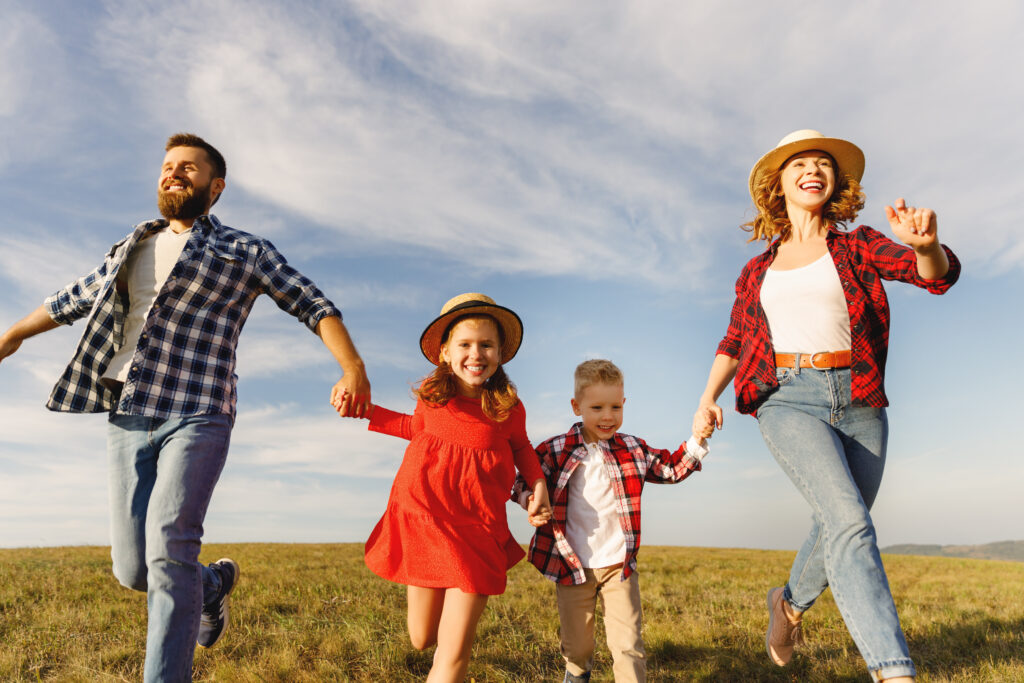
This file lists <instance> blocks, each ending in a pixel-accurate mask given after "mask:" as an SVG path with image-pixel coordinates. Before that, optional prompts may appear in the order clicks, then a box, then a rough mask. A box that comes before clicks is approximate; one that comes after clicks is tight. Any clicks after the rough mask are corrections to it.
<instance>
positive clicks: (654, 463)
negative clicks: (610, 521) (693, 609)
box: [529, 423, 700, 585]
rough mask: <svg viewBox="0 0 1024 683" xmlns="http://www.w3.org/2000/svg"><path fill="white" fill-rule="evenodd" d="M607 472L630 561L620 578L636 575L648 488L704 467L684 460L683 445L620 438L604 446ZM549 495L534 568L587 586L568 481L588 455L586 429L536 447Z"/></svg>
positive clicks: (532, 559)
mask: <svg viewBox="0 0 1024 683" xmlns="http://www.w3.org/2000/svg"><path fill="white" fill-rule="evenodd" d="M601 448H602V451H603V452H604V461H605V469H606V471H607V472H608V475H609V478H610V479H611V482H612V488H613V493H614V494H615V500H616V505H617V507H618V512H619V523H620V524H621V525H622V532H623V535H624V536H625V539H626V557H625V558H624V560H623V564H622V578H623V579H626V578H628V577H629V575H630V574H631V573H633V572H634V571H636V558H637V553H638V552H639V550H640V512H641V508H640V501H641V494H642V493H643V488H644V483H645V482H648V481H651V482H656V483H675V482H679V481H682V480H683V479H686V478H687V477H688V476H690V474H692V473H693V472H696V471H698V470H700V462H699V461H697V460H696V459H695V458H692V457H690V456H688V455H686V446H685V444H684V445H683V446H682V447H680V448H679V449H678V450H676V451H674V452H672V451H668V450H662V449H656V448H651V447H650V446H648V445H647V443H646V442H645V441H644V440H643V439H640V438H637V437H635V436H630V435H629V434H616V435H615V436H613V437H612V438H611V439H610V440H608V441H607V442H601ZM537 454H538V455H539V456H540V461H541V469H543V470H544V474H545V477H546V479H547V482H548V490H549V493H550V495H551V506H552V513H553V514H552V519H551V522H550V523H548V524H545V525H544V526H543V527H541V528H539V529H537V531H536V532H535V533H534V536H533V540H532V541H531V542H530V553H529V558H530V562H531V563H532V564H533V565H534V566H535V567H537V569H539V570H540V572H541V573H542V574H543V575H544V576H546V577H547V578H549V579H551V580H552V581H555V582H556V583H560V584H566V585H572V584H577V585H578V584H581V583H585V582H586V577H585V575H584V573H583V566H582V565H581V564H580V560H579V557H578V556H577V555H576V552H575V551H574V550H573V549H572V547H571V546H570V544H569V541H568V539H567V538H566V523H567V518H568V507H569V479H570V478H571V477H572V474H573V472H574V471H575V470H576V467H577V466H578V465H579V463H580V462H581V460H582V458H583V457H584V456H585V454H586V446H585V445H584V443H583V437H582V425H581V424H580V423H577V424H576V425H574V426H573V428H572V429H571V430H569V432H568V433H566V434H563V435H560V436H556V437H553V438H551V439H548V440H547V441H545V442H544V443H542V444H541V445H539V446H538V447H537Z"/></svg>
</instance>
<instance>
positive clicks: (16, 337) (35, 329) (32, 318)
mask: <svg viewBox="0 0 1024 683" xmlns="http://www.w3.org/2000/svg"><path fill="white" fill-rule="evenodd" d="M58 327H60V323H56V322H54V321H53V318H51V317H50V314H49V313H47V312H46V307H45V306H40V307H39V308H37V309H36V310H34V311H32V312H31V313H29V314H28V315H27V316H25V317H24V318H22V319H21V320H19V321H18V322H16V323H14V324H13V325H11V327H10V328H9V329H8V330H7V331H6V332H4V333H3V334H2V335H0V361H3V359H4V358H7V357H8V356H10V355H11V354H12V353H14V352H15V351H17V350H18V347H20V346H21V342H23V341H25V340H26V339H28V338H29V337H34V336H36V335H37V334H40V333H42V332H47V331H49V330H53V329H56V328H58ZM367 392H369V384H367Z"/></svg>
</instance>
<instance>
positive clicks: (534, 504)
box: [526, 479, 551, 527]
mask: <svg viewBox="0 0 1024 683" xmlns="http://www.w3.org/2000/svg"><path fill="white" fill-rule="evenodd" d="M526 519H527V521H528V522H529V523H530V525H531V526H536V527H540V526H544V525H545V524H547V523H548V522H550V521H551V501H550V500H548V486H547V484H546V483H544V480H543V479H538V480H537V481H536V482H535V483H534V485H533V493H532V494H530V498H529V502H528V504H527V508H526Z"/></svg>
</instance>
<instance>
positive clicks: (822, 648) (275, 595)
mask: <svg viewBox="0 0 1024 683" xmlns="http://www.w3.org/2000/svg"><path fill="white" fill-rule="evenodd" d="M224 555H228V556H230V557H232V558H234V559H235V560H237V561H238V562H239V563H240V565H241V567H242V580H241V583H240V584H239V587H238V589H237V591H236V592H235V593H234V595H233V598H232V626H231V630H230V631H229V632H228V633H227V635H225V637H224V640H222V641H221V642H220V643H218V645H217V646H216V647H215V648H213V649H211V650H200V651H198V652H197V653H196V665H195V679H196V680H197V681H254V682H255V681H260V682H262V681H281V682H288V683H292V682H303V681H310V682H313V681H316V682H321V681H414V680H422V679H423V678H424V677H425V675H426V672H427V671H428V669H429V668H430V657H431V653H430V652H429V651H428V652H416V651H414V650H413V649H412V648H411V647H409V645H408V642H407V639H406V634H405V593H404V588H403V587H402V586H397V585H394V584H391V583H388V582H386V581H384V580H382V579H379V578H377V577H375V576H374V575H372V574H371V573H370V572H369V571H368V570H367V569H366V568H365V567H364V566H363V563H362V547H361V546H360V545H355V544H342V545H278V544H246V545H210V546H206V547H204V549H203V558H202V559H203V560H204V561H206V562H210V561H213V560H216V559H218V558H220V557H222V556H224ZM792 557H793V553H791V552H776V551H757V550H728V549H710V548H676V547H645V548H644V549H643V550H642V552H641V555H640V569H641V587H642V593H643V599H644V613H645V614H644V616H645V631H644V633H645V641H646V644H647V652H648V657H649V664H648V674H649V680H651V681H715V682H717V681H744V682H746V681H830V682H831V681H865V680H868V678H867V675H866V673H865V670H864V667H863V663H862V662H861V659H860V657H859V655H858V654H857V650H856V648H855V647H854V645H853V641H852V640H851V639H850V637H849V635H848V634H847V632H846V629H845V627H844V625H843V622H842V619H841V618H840V616H839V613H838V611H837V610H836V608H835V604H834V603H833V601H832V599H831V595H830V594H829V593H827V592H826V594H825V595H824V596H823V597H822V599H821V600H820V601H819V602H818V604H817V605H816V606H815V607H814V609H813V610H812V611H811V612H809V613H808V616H807V618H806V619H805V621H804V623H805V628H806V634H807V641H808V642H807V646H806V647H805V648H804V649H803V650H802V651H801V653H800V654H798V655H797V657H795V658H794V661H793V663H791V664H790V666H789V667H787V668H785V669H779V668H777V667H775V666H774V665H771V664H770V663H769V662H768V659H767V656H766V655H765V653H764V629H765V627H766V623H767V614H766V610H765V608H764V594H765V592H766V591H767V589H768V588H769V587H770V586H773V585H779V584H780V583H781V582H782V581H783V580H784V579H785V577H786V575H787V570H788V566H789V563H790V562H791V561H792ZM885 562H886V567H887V569H888V574H889V579H890V582H891V584H892V587H893V592H894V595H895V597H896V602H897V605H898V607H899V609H900V615H901V618H902V620H903V625H904V629H905V631H906V634H907V639H908V641H909V643H910V650H911V654H912V655H913V657H914V660H915V662H916V664H917V666H918V669H919V672H920V676H919V678H918V680H919V681H1000V682H1002V681H1024V564H1021V563H1014V562H993V561H985V560H960V559H949V558H931V557H909V556H895V555H894V556H886V557H885ZM145 625H146V601H145V596H144V595H143V594H141V593H134V592H132V591H129V590H127V589H124V588H121V587H120V586H119V585H118V584H117V582H116V581H115V580H114V578H113V577H112V575H111V574H110V568H109V549H107V548H99V547H68V548H42V549H18V550H0V681H37V680H42V681H88V682H90V683H92V682H94V681H136V680H139V679H140V678H141V674H142V662H143V651H144V645H145ZM598 639H599V643H600V645H599V649H598V654H597V658H596V664H595V675H594V678H593V680H594V681H595V682H598V681H610V680H612V678H611V671H610V668H611V667H610V657H609V655H608V651H607V649H605V648H604V646H603V642H602V641H603V632H602V631H600V630H599V632H598ZM561 677H562V661H561V658H560V656H559V654H558V616H557V613H556V610H555V607H554V586H553V585H552V584H550V583H548V582H547V581H545V580H543V579H542V578H541V576H540V574H539V573H538V572H537V571H536V570H535V569H534V568H533V567H532V566H530V565H529V564H526V563H525V562H522V563H520V564H519V565H517V566H516V567H515V568H513V570H512V571H511V572H510V573H509V586H508V591H507V592H506V593H505V594H504V595H501V596H497V597H495V598H492V599H491V601H490V603H489V604H488V607H487V611H486V612H485V613H484V618H483V620H482V621H481V625H480V630H479V633H478V637H477V642H476V646H475V648H474V650H473V661H472V663H471V665H470V669H469V679H470V680H476V681H517V682H518V681H531V682H533V681H560V680H561Z"/></svg>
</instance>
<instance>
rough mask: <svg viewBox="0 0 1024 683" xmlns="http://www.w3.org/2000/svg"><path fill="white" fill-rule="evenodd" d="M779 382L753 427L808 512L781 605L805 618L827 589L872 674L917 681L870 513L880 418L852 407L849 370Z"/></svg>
mask: <svg viewBox="0 0 1024 683" xmlns="http://www.w3.org/2000/svg"><path fill="white" fill-rule="evenodd" d="M777 376H778V379H779V385H780V387H779V390H778V391H776V392H775V393H773V394H772V395H771V396H769V398H768V400H767V401H765V402H764V403H763V404H762V405H761V407H760V408H759V409H758V411H757V422H758V425H759V426H760V428H761V435H762V436H763V437H764V440H765V443H766V444H768V448H769V449H770V450H771V452H772V455H774V456H775V459H776V460H777V461H778V463H779V465H781V466H782V469H783V470H784V471H785V473H786V475H787V476H789V478H790V480H791V481H792V482H793V484H795V485H796V487H797V489H798V490H799V491H800V493H801V494H802V495H803V497H804V498H805V499H806V500H807V502H808V503H810V505H811V509H812V510H813V513H814V514H813V525H812V526H811V532H810V535H809V536H808V537H807V540H806V541H805V542H804V544H803V547H801V548H800V550H799V552H798V553H797V555H796V559H795V560H794V562H793V568H792V570H791V571H790V575H789V583H788V584H787V585H786V588H785V597H786V599H787V600H788V601H789V603H790V605H791V606H792V607H793V608H794V609H796V610H798V611H803V610H806V609H808V608H809V607H810V606H811V605H813V604H814V601H815V600H816V599H817V598H818V596H819V595H821V594H822V593H823V592H824V590H825V588H827V587H829V586H831V588H832V596H833V597H834V598H835V601H836V605H837V606H838V607H839V612H840V613H841V614H842V615H843V620H844V621H845V622H846V627H847V629H849V631H850V635H851V636H852V637H853V640H854V642H855V643H856V644H857V648H858V649H859V650H860V653H861V656H862V657H863V658H864V661H865V662H866V663H867V666H868V669H869V670H870V671H871V672H872V675H873V676H875V677H876V678H878V679H884V678H893V677H896V676H913V675H915V672H914V664H913V662H912V661H911V660H910V654H909V652H908V650H907V642H906V640H905V639H904V637H903V630H902V629H901V628H900V620H899V616H898V615H897V614H896V605H895V604H894V603H893V599H892V593H891V592H890V590H889V581H888V579H887V578H886V575H885V568H884V567H883V566H882V559H881V557H880V556H879V553H878V541H877V540H876V538H875V527H874V525H873V524H872V522H871V515H870V513H869V512H868V510H869V509H870V508H871V505H872V504H873V503H874V501H875V494H877V493H878V487H879V485H880V484H881V482H882V471H883V470H884V468H885V447H886V442H887V440H888V422H887V421H886V416H885V409H884V408H868V407H860V406H858V407H854V406H851V405H850V371H849V369H840V370H811V369H803V370H797V369H792V368H779V369H778V370H777Z"/></svg>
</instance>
